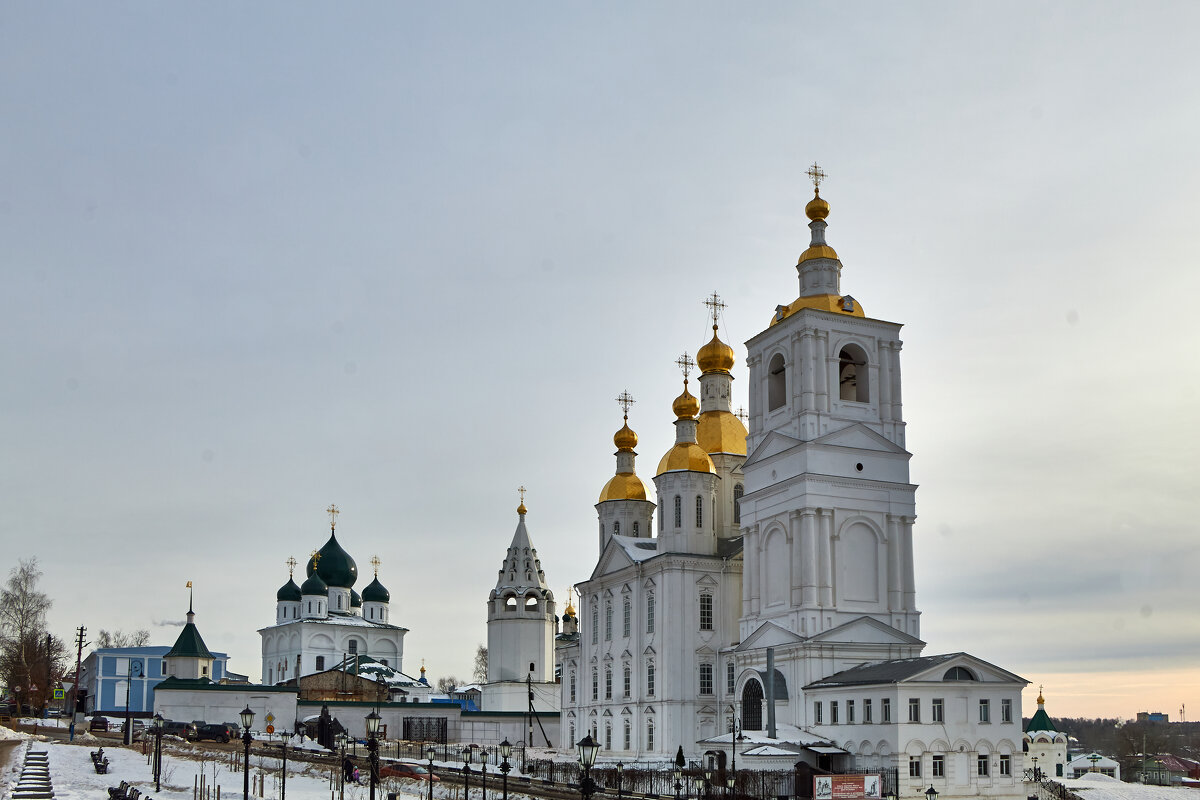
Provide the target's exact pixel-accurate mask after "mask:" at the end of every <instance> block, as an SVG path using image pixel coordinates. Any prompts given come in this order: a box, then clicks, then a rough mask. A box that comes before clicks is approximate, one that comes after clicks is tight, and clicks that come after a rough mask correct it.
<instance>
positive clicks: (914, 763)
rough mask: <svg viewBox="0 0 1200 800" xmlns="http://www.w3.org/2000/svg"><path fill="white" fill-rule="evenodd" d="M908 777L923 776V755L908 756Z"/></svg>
mask: <svg viewBox="0 0 1200 800" xmlns="http://www.w3.org/2000/svg"><path fill="white" fill-rule="evenodd" d="M908 777H910V778H919V777H921V757H920V756H909V757H908Z"/></svg>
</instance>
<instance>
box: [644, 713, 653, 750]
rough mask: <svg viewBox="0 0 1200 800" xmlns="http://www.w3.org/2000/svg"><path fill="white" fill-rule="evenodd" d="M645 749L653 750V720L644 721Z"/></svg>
mask: <svg viewBox="0 0 1200 800" xmlns="http://www.w3.org/2000/svg"><path fill="white" fill-rule="evenodd" d="M646 749H647V750H654V720H652V719H649V720H646Z"/></svg>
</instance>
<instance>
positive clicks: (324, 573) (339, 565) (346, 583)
mask: <svg viewBox="0 0 1200 800" xmlns="http://www.w3.org/2000/svg"><path fill="white" fill-rule="evenodd" d="M305 571H306V572H307V574H308V575H310V576H311V575H312V574H313V573H314V572H315V573H316V574H318V575H320V576H321V580H323V581H325V583H326V584H328V585H329V586H333V587H335V588H338V589H349V588H350V587H352V586H353V585H354V582H355V581H357V580H358V565H357V564H355V563H354V559H353V558H351V557H350V554H349V553H347V552H346V551H345V550H343V549H342V546H341V545H340V544H338V540H337V535H336V534H334V533H330V534H329V541H328V542H326V543H325V546H324V547H322V548H321V549H320V550H318V551H317V555H315V556H313V557H312V558H310V559H309V560H308V566H307V567H305Z"/></svg>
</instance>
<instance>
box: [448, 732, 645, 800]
mask: <svg viewBox="0 0 1200 800" xmlns="http://www.w3.org/2000/svg"><path fill="white" fill-rule="evenodd" d="M511 755H512V742H510V741H509V740H508V737H507V736H505V737H504V741H503V742H501V743H500V757H501V758H502V759H504V760H503V761H501V762H500V774H501V775H503V776H504V778H503V783H504V800H508V771H509V770H510V769H512V764H509V763H508V757H509V756H511ZM620 769H621V767H620V765H619V764H618V765H617V770H618V773H619V771H620ZM430 785H431V786H432V784H430ZM618 796H619V795H618ZM430 800H433V798H432V797H431V798H430Z"/></svg>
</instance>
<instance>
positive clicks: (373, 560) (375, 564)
mask: <svg viewBox="0 0 1200 800" xmlns="http://www.w3.org/2000/svg"><path fill="white" fill-rule="evenodd" d="M382 563H383V562H382V561H380V560H379V556H371V566H372V567H374V568H375V577H376V578H378V577H379V565H380V564H382Z"/></svg>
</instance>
